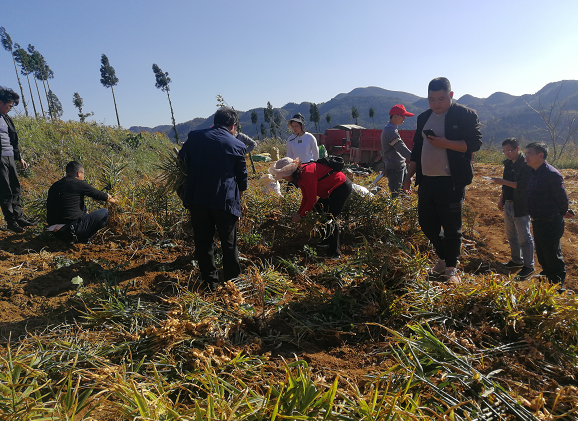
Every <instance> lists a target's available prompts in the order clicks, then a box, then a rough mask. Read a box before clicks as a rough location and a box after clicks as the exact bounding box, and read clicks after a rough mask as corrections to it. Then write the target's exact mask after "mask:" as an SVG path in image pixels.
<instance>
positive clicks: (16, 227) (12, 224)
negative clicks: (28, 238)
mask: <svg viewBox="0 0 578 421" xmlns="http://www.w3.org/2000/svg"><path fill="white" fill-rule="evenodd" d="M6 228H8V229H9V230H10V231H14V232H17V233H18V234H20V233H23V232H24V228H22V227H21V226H20V225H18V222H16V221H10V222H7V223H6Z"/></svg>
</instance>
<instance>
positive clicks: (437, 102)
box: [403, 77, 482, 282]
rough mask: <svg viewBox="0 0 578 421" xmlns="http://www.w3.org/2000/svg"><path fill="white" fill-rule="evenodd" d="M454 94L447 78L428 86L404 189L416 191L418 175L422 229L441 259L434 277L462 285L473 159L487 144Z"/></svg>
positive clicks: (474, 117)
mask: <svg viewBox="0 0 578 421" xmlns="http://www.w3.org/2000/svg"><path fill="white" fill-rule="evenodd" d="M453 95H454V93H453V92H452V90H451V84H450V81H449V80H448V79H447V78H445V77H438V78H435V79H433V80H432V81H431V82H430V83H429V86H428V102H429V106H430V109H429V110H427V111H425V112H423V113H421V114H420V115H419V116H418V118H417V130H416V132H415V136H414V139H413V142H414V147H413V150H412V153H411V160H410V164H409V169H408V174H407V176H406V178H405V180H404V183H403V189H404V191H405V192H406V193H409V192H410V191H411V179H412V177H413V175H414V174H415V175H416V180H415V185H416V186H417V185H420V187H419V190H418V216H419V224H420V226H421V229H422V231H423V233H424V234H425V235H426V237H427V238H428V239H429V240H430V242H431V243H432V245H433V246H434V248H435V251H436V254H437V256H438V260H437V262H436V264H435V266H434V267H433V268H432V272H433V273H434V274H436V275H445V277H446V278H447V279H448V280H449V281H452V282H459V281H460V280H461V279H460V276H459V274H458V271H457V269H456V266H457V263H458V258H459V256H460V248H461V243H462V204H463V201H464V196H465V190H466V186H467V185H468V184H470V183H471V182H472V179H473V176H474V173H473V166H472V154H473V153H474V152H476V151H478V150H479V149H480V147H481V145H482V133H481V132H480V122H479V120H478V115H477V114H476V112H475V111H474V110H472V109H470V108H467V107H464V106H463V105H460V104H457V103H454V102H452V98H453ZM442 228H443V231H442Z"/></svg>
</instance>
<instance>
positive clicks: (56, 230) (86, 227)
mask: <svg viewBox="0 0 578 421" xmlns="http://www.w3.org/2000/svg"><path fill="white" fill-rule="evenodd" d="M85 196H88V197H92V198H93V199H94V200H101V201H105V202H108V203H112V204H116V203H118V201H117V200H116V199H115V198H114V197H112V196H111V195H110V194H108V193H105V192H103V191H100V190H97V189H95V188H94V187H92V186H91V185H90V184H88V183H87V182H86V181H84V167H83V166H82V164H80V163H79V162H76V161H71V162H69V163H68V164H67V165H66V177H64V178H62V179H60V180H58V181H57V182H56V183H54V184H53V185H52V186H51V187H50V189H49V190H48V198H47V199H46V219H47V221H48V225H49V228H48V230H49V231H52V233H53V234H54V236H55V237H56V238H59V239H60V240H63V241H66V242H75V243H76V242H78V243H89V242H90V241H91V240H92V237H94V235H95V234H96V233H97V231H98V230H99V229H101V228H103V227H104V226H105V225H106V223H107V222H108V218H109V212H108V210H107V209H98V210H95V211H93V212H90V213H87V212H86V206H85V205H84V197H85Z"/></svg>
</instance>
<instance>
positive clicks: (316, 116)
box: [309, 102, 321, 133]
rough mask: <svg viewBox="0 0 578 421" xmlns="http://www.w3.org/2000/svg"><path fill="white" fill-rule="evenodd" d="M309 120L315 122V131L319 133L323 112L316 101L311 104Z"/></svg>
mask: <svg viewBox="0 0 578 421" xmlns="http://www.w3.org/2000/svg"><path fill="white" fill-rule="evenodd" d="M309 121H312V122H314V123H315V131H316V132H317V133H319V127H318V124H319V122H320V121H321V114H320V113H319V108H318V107H317V104H315V103H314V102H312V103H311V104H310V105H309Z"/></svg>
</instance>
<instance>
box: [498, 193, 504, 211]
mask: <svg viewBox="0 0 578 421" xmlns="http://www.w3.org/2000/svg"><path fill="white" fill-rule="evenodd" d="M498 209H499V210H501V211H503V210H504V193H503V192H502V193H500V200H498Z"/></svg>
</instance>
